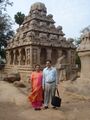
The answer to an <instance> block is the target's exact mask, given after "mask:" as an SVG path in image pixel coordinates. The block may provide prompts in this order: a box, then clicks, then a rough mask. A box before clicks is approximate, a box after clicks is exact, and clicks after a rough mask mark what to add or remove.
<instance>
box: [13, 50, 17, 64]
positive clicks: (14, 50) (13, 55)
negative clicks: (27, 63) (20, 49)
mask: <svg viewBox="0 0 90 120" xmlns="http://www.w3.org/2000/svg"><path fill="white" fill-rule="evenodd" d="M15 57H16V56H15V50H13V65H15Z"/></svg>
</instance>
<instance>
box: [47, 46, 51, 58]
mask: <svg viewBox="0 0 90 120" xmlns="http://www.w3.org/2000/svg"><path fill="white" fill-rule="evenodd" d="M46 50H47V59H50V60H51V53H52V50H51V49H50V48H48V49H46Z"/></svg>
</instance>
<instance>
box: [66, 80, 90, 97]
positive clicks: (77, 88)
mask: <svg viewBox="0 0 90 120" xmlns="http://www.w3.org/2000/svg"><path fill="white" fill-rule="evenodd" d="M66 90H67V91H69V92H73V93H77V94H80V95H83V96H88V97H90V80H89V79H84V80H83V79H81V78H78V79H77V80H75V81H72V82H71V81H69V82H68V84H67V85H66Z"/></svg>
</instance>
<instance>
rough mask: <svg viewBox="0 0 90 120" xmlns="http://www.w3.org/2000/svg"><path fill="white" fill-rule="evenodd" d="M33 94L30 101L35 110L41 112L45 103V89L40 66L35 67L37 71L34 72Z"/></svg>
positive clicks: (32, 75)
mask: <svg viewBox="0 0 90 120" xmlns="http://www.w3.org/2000/svg"><path fill="white" fill-rule="evenodd" d="M30 80H31V93H30V95H29V97H28V98H29V101H30V102H31V104H32V107H33V108H34V109H35V110H41V106H42V101H43V96H42V95H43V89H42V72H41V70H40V65H36V66H35V71H33V72H32V74H31V77H30Z"/></svg>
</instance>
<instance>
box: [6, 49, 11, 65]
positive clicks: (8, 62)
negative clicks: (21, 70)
mask: <svg viewBox="0 0 90 120" xmlns="http://www.w3.org/2000/svg"><path fill="white" fill-rule="evenodd" d="M6 61H7V64H8V65H10V53H9V51H6Z"/></svg>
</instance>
